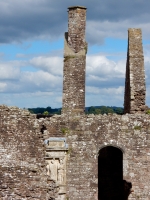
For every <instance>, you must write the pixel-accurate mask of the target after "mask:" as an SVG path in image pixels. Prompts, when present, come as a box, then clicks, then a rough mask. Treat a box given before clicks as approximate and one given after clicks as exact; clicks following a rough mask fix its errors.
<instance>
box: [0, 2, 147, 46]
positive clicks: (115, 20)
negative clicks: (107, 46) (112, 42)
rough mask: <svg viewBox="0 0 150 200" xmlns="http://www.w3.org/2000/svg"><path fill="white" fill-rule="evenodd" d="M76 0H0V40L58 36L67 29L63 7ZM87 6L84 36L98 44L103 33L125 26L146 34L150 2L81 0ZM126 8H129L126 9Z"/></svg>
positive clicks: (122, 32)
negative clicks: (136, 28)
mask: <svg viewBox="0 0 150 200" xmlns="http://www.w3.org/2000/svg"><path fill="white" fill-rule="evenodd" d="M80 4H81V2H80V1H79V0H72V1H71V2H70V0H64V1H58V0H56V1H53V0H42V1H41V0H36V1H33V0H24V1H20V0H13V3H12V0H7V1H3V0H0V7H1V13H0V33H1V34H0V43H12V42H19V43H21V42H22V41H23V40H30V39H33V38H34V39H49V40H53V39H58V38H59V37H63V33H64V32H65V31H67V21H68V20H67V18H68V16H67V12H66V11H67V7H69V6H71V5H80ZM82 5H83V6H86V7H87V8H88V9H87V40H88V42H89V43H90V44H101V43H102V42H103V41H104V38H105V37H108V36H109V37H120V38H125V37H126V30H127V29H128V28H129V27H139V28H142V29H143V33H144V37H148V38H149V30H150V29H148V27H149V26H150V23H149V18H150V13H149V7H150V2H148V1H147V2H145V3H143V1H141V0H133V1H130V0H126V1H124V0H119V1H118V0H111V1H110V0H105V1H102V0H101V1H96V2H95V3H93V2H92V1H87V0H82ZM129 8H130V9H129Z"/></svg>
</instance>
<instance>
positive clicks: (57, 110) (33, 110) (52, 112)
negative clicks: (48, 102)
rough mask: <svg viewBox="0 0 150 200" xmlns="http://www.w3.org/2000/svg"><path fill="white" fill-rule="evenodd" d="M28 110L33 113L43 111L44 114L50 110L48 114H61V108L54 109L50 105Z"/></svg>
mask: <svg viewBox="0 0 150 200" xmlns="http://www.w3.org/2000/svg"><path fill="white" fill-rule="evenodd" d="M28 110H29V112H30V113H32V114H42V113H43V114H44V113H45V112H46V113H47V112H48V114H57V115H60V114H61V108H55V109H52V108H51V107H49V106H48V107H47V108H28ZM46 113H45V114H46Z"/></svg>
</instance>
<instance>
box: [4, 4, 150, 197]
mask: <svg viewBox="0 0 150 200" xmlns="http://www.w3.org/2000/svg"><path fill="white" fill-rule="evenodd" d="M77 10H78V11H80V12H79V13H80V14H81V13H82V12H85V8H81V7H73V8H70V11H69V12H73V13H75V17H76V14H77V13H78V12H77ZM73 13H72V15H71V16H73ZM69 14H70V13H69ZM84 15H85V13H84ZM69 16H70V15H69ZM77 16H78V15H77ZM79 22H80V21H79ZM134 31H135V29H134ZM129 32H130V31H129ZM132 32H133V30H131V33H132ZM137 35H140V34H139V30H137ZM130 37H131V38H132V37H133V38H135V34H133V35H132V34H131V35H130V34H129V38H130ZM140 37H141V35H140ZM72 41H73V40H72ZM129 41H130V39H129ZM136 41H137V46H138V45H139V46H141V43H140V44H139V43H138V42H139V40H138V38H137V40H135V43H136ZM65 45H66V46H65V55H75V58H69V59H68V60H65V64H64V90H63V92H64V93H63V95H66V96H67V92H68V97H66V96H65V97H63V98H64V99H63V113H62V114H61V115H54V116H52V117H45V118H40V117H39V118H36V116H35V115H33V114H30V113H29V112H28V111H27V110H22V109H19V108H17V107H7V106H3V105H1V106H0V131H1V134H0V200H79V199H80V200H85V199H86V200H93V199H95V200H98V193H100V192H101V191H99V190H98V188H99V186H98V183H99V182H101V180H99V179H100V178H99V174H98V171H99V170H100V169H99V163H98V162H99V159H98V158H99V155H100V153H101V152H102V151H101V150H102V149H103V150H104V148H105V147H115V149H117V150H119V152H120V151H121V154H120V155H121V159H122V160H121V159H120V158H119V161H122V164H121V165H122V166H123V169H121V173H123V174H122V175H121V176H123V177H122V179H123V180H125V181H124V182H125V183H126V184H127V183H128V182H131V183H132V189H133V190H134V192H133V193H131V194H130V195H129V200H149V199H150V192H149V191H150V175H149V174H150V172H149V171H150V115H148V114H145V113H144V112H143V113H141V112H140V113H139V108H138V106H141V104H142V103H141V104H136V102H137V101H139V100H138V99H137V100H136V98H138V95H135V96H134V102H135V105H136V108H138V109H136V111H137V112H133V114H131V113H130V114H124V115H116V114H108V115H106V114H105V115H85V114H84V113H83V106H84V102H83V99H84V92H83V94H82V95H81V96H80V93H78V90H76V89H75V88H74V87H73V86H74V85H76V87H77V88H78V89H79V88H81V89H84V87H83V86H84V72H83V71H84V70H83V69H84V66H85V50H84V49H82V48H81V50H80V51H79V52H78V53H76V52H75V49H73V50H72V49H71V47H70V46H69V45H68V43H67V40H65ZM134 46H135V48H136V44H135V45H134ZM134 46H132V45H129V47H130V48H131V47H132V48H133V50H134ZM77 49H78V48H77ZM133 50H132V51H128V53H129V55H130V52H134V51H133ZM137 54H138V53H137ZM82 56H83V59H82ZM130 56H131V55H130ZM130 56H128V59H129V60H130V59H131V58H130ZM133 58H134V56H133ZM65 59H67V58H66V57H65ZM142 59H143V58H142V53H141V60H142ZM133 60H136V59H135V58H134V59H133ZM140 62H142V61H140ZM82 63H84V64H82ZM78 65H79V66H80V67H79V68H78ZM140 66H141V65H140ZM80 68H82V69H81V71H78V72H80V73H81V74H80V73H79V75H78V72H77V71H76V69H77V70H79V69H80ZM138 69H139V68H138ZM134 70H137V69H136V68H133V69H132V73H131V74H130V72H131V70H130V71H129V72H128V74H129V76H130V75H132V74H134V73H135V72H134ZM70 72H71V73H70ZM142 73H144V72H141V77H140V74H138V76H139V79H140V78H141V80H144V78H143V74H142ZM72 74H73V75H74V76H72ZM77 75H78V76H77ZM80 75H81V77H80ZM75 77H76V78H75ZM77 77H79V79H78V78H77ZM82 78H83V80H82ZM80 81H81V82H80ZM78 82H79V83H78ZM136 83H137V82H136V79H135V80H134V81H133V82H132V86H134V87H133V88H134V89H135V88H136V87H137V86H136V85H135V84H136ZM141 83H144V82H143V81H142V82H141ZM78 84H79V85H78ZM80 84H81V87H80ZM138 87H140V88H142V87H143V85H142V84H141V86H138ZM72 90H73V92H72V93H71V94H70V92H71V91H72ZM134 91H137V90H134ZM143 91H145V90H144V89H143ZM74 93H76V95H75V94H74ZM76 97H78V98H76ZM129 97H130V95H127V98H129ZM80 98H81V100H80ZM82 98H83V99H82ZM80 101H81V102H80ZM128 102H130V98H129V100H128ZM74 103H76V106H74V105H73V104H74ZM72 107H73V109H72ZM140 109H141V107H140ZM79 110H80V111H82V112H79ZM132 111H135V110H134V109H133V110H132ZM109 149H112V148H109ZM116 155H117V154H116ZM118 155H119V154H118ZM117 159H118V158H117V156H116V158H115V160H117ZM102 162H103V161H102ZM116 166H117V165H116ZM106 167H107V166H106ZM117 167H118V166H117ZM103 170H104V171H105V169H104V168H103ZM117 175H118V173H117V174H113V176H114V179H115V178H117ZM109 176H111V174H108V175H107V177H106V179H108V178H109ZM106 181H107V180H106ZM104 182H105V180H104ZM130 188H131V187H130ZM113 189H114V190H115V187H113V188H112V187H111V188H110V185H106V188H105V191H108V193H109V194H114V193H113V191H112V190H113ZM129 193H130V191H129ZM108 198H109V197H108ZM111 199H112V198H111ZM107 200H109V199H107ZM119 200H122V199H119Z"/></svg>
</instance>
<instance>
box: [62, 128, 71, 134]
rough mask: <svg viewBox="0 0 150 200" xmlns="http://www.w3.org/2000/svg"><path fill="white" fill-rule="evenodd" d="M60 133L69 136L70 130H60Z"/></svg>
mask: <svg viewBox="0 0 150 200" xmlns="http://www.w3.org/2000/svg"><path fill="white" fill-rule="evenodd" d="M61 132H62V133H63V134H69V133H70V130H69V129H68V128H61Z"/></svg>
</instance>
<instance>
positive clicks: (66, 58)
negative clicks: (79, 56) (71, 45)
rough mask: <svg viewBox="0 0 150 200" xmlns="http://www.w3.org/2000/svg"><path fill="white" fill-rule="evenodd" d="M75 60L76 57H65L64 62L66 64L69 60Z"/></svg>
mask: <svg viewBox="0 0 150 200" xmlns="http://www.w3.org/2000/svg"><path fill="white" fill-rule="evenodd" d="M73 58H75V56H65V58H64V62H66V61H67V60H69V59H73Z"/></svg>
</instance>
